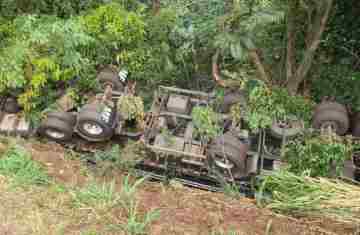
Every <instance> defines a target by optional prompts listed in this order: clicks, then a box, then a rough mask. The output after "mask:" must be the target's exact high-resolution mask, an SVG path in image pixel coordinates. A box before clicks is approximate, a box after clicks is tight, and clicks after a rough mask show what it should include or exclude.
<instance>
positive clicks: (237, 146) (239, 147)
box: [208, 133, 249, 178]
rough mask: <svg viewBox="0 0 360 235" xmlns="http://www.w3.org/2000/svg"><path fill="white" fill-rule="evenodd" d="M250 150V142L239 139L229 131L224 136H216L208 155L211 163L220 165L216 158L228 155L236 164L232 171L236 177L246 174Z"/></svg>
mask: <svg viewBox="0 0 360 235" xmlns="http://www.w3.org/2000/svg"><path fill="white" fill-rule="evenodd" d="M248 150H249V144H247V143H244V142H242V141H240V140H238V139H237V138H236V137H234V136H232V135H231V134H229V133H226V134H224V136H223V137H222V136H219V137H217V138H215V140H214V141H213V143H212V144H211V145H210V147H209V150H208V155H209V157H210V164H211V165H213V166H215V167H218V165H217V164H216V160H215V159H216V158H217V157H221V156H224V154H225V156H226V158H227V159H228V160H229V161H230V163H231V164H233V165H234V166H233V167H232V169H231V171H232V173H233V174H234V177H235V178H239V177H242V176H245V175H246V161H247V151H248Z"/></svg>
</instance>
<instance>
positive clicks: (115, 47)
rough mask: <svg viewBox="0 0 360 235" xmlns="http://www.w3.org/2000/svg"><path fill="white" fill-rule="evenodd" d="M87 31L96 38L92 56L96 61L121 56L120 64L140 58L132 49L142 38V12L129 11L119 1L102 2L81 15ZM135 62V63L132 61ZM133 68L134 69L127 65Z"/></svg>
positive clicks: (107, 61)
mask: <svg viewBox="0 0 360 235" xmlns="http://www.w3.org/2000/svg"><path fill="white" fill-rule="evenodd" d="M81 20H82V22H83V24H84V25H85V27H86V30H87V32H88V33H89V34H90V35H91V36H93V37H94V38H96V40H97V41H96V43H95V45H93V46H95V48H93V49H95V50H93V51H92V52H91V55H92V56H94V57H95V60H96V61H97V62H99V63H109V62H111V61H113V60H114V59H115V57H116V56H119V57H120V60H121V63H122V64H126V62H128V61H126V60H125V58H127V57H128V56H133V57H131V58H129V61H133V60H134V61H139V60H140V58H136V56H134V55H133V54H134V50H135V49H136V48H137V47H138V45H139V43H140V42H142V41H144V39H145V27H146V24H145V22H144V19H143V16H142V15H141V12H128V11H126V10H125V9H124V8H123V7H122V6H121V5H120V4H117V3H110V4H106V5H102V6H100V7H98V8H96V9H94V10H91V11H90V12H89V13H88V14H86V15H84V16H83V17H81ZM133 63H135V62H133ZM129 69H130V71H133V68H131V67H130V68H129Z"/></svg>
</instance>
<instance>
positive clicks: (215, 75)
mask: <svg viewBox="0 0 360 235" xmlns="http://www.w3.org/2000/svg"><path fill="white" fill-rule="evenodd" d="M219 54H220V51H219V49H218V50H216V52H215V54H214V55H213V57H212V77H213V79H214V81H215V82H216V84H218V85H219V86H221V87H225V82H224V80H223V79H222V78H221V76H220V72H219V65H218V59H219Z"/></svg>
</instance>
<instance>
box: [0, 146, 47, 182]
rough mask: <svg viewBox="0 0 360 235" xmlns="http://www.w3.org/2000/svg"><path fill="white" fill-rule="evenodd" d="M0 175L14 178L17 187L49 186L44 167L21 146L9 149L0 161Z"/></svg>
mask: <svg viewBox="0 0 360 235" xmlns="http://www.w3.org/2000/svg"><path fill="white" fill-rule="evenodd" d="M0 174H3V175H6V176H10V177H12V178H13V180H14V182H15V183H16V184H17V185H33V184H38V185H46V184H49V177H48V175H47V174H46V173H45V172H44V170H43V169H42V167H41V166H40V165H39V164H38V163H36V162H34V161H33V160H32V159H31V157H30V154H29V153H28V152H26V150H25V149H24V148H23V147H21V146H19V145H13V146H11V147H9V149H8V150H7V151H6V152H5V154H4V155H3V157H2V158H1V159H0Z"/></svg>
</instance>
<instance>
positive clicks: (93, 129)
mask: <svg viewBox="0 0 360 235" xmlns="http://www.w3.org/2000/svg"><path fill="white" fill-rule="evenodd" d="M82 129H83V130H84V131H85V132H86V133H88V134H90V135H101V134H102V133H103V132H104V130H103V128H102V127H101V126H100V125H98V124H96V123H90V122H86V123H84V124H83V128H82Z"/></svg>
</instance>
